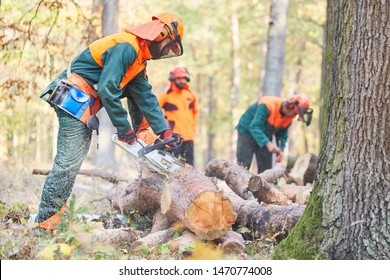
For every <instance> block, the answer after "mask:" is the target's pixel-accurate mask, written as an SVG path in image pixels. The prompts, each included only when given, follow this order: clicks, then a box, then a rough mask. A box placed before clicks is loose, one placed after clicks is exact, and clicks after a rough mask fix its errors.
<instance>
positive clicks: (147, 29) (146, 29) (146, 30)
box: [125, 12, 184, 59]
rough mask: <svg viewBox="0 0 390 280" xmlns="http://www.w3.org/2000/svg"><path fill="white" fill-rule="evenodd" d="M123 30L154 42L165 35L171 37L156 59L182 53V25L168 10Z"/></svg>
mask: <svg viewBox="0 0 390 280" xmlns="http://www.w3.org/2000/svg"><path fill="white" fill-rule="evenodd" d="M125 31H126V32H129V33H132V34H134V35H136V36H138V37H140V38H142V39H146V40H149V41H153V42H156V43H159V42H161V41H163V40H164V39H166V38H167V37H169V38H171V42H169V43H168V44H167V45H165V46H164V48H163V50H162V51H161V56H160V57H158V58H156V59H160V58H167V57H172V56H180V55H182V54H183V45H182V43H181V42H182V40H183V36H184V25H183V21H182V20H181V18H180V17H179V16H178V15H176V14H173V13H169V12H163V13H159V14H156V15H154V16H153V17H152V21H151V22H147V23H144V24H141V25H138V26H135V27H130V28H127V29H125Z"/></svg>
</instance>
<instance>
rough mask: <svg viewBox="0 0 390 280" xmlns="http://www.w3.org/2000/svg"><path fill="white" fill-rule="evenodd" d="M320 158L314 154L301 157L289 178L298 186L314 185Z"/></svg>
mask: <svg viewBox="0 0 390 280" xmlns="http://www.w3.org/2000/svg"><path fill="white" fill-rule="evenodd" d="M317 161H318V157H317V156H316V155H314V154H309V153H307V154H304V155H302V156H300V157H299V158H298V159H297V161H296V162H295V164H294V167H293V168H292V169H291V171H290V173H288V177H289V178H290V179H292V180H293V181H294V182H295V183H296V184H297V185H300V186H304V185H306V183H313V181H314V178H315V174H316V168H317Z"/></svg>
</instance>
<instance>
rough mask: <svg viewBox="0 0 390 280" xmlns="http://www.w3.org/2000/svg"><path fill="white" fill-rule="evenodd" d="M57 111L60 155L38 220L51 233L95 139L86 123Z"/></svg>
mask: <svg viewBox="0 0 390 280" xmlns="http://www.w3.org/2000/svg"><path fill="white" fill-rule="evenodd" d="M54 110H55V111H56V113H57V117H58V122H59V130H58V138H57V154H56V156H55V158H54V163H53V168H52V170H51V171H50V173H49V175H48V176H47V177H46V180H45V183H44V186H43V190H42V196H41V202H40V204H39V210H38V215H37V217H36V219H35V221H36V222H37V223H39V224H38V226H39V227H41V228H46V229H51V230H55V229H57V227H56V224H58V223H59V222H60V216H61V213H63V212H64V209H65V204H66V201H67V200H68V198H69V196H70V194H71V192H72V189H73V185H74V182H75V180H76V176H77V172H78V171H79V170H80V167H81V164H82V163H83V161H84V159H85V157H86V156H87V154H88V150H89V147H90V144H91V137H92V130H91V129H89V128H88V127H87V126H86V125H85V124H84V123H82V122H80V121H79V120H77V119H76V118H74V117H72V116H70V115H69V114H67V113H65V112H63V111H62V110H60V109H58V108H54Z"/></svg>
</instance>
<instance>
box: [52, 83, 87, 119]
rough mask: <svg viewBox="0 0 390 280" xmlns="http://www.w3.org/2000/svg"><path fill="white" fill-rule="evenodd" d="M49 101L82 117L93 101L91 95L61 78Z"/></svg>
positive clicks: (77, 116) (71, 113) (75, 115)
mask: <svg viewBox="0 0 390 280" xmlns="http://www.w3.org/2000/svg"><path fill="white" fill-rule="evenodd" d="M48 101H49V102H50V103H51V104H53V105H55V106H57V107H59V108H61V109H62V110H64V111H65V112H67V113H69V114H70V115H72V116H74V117H75V118H77V119H80V118H81V116H82V115H83V113H84V112H85V110H86V109H87V108H88V105H89V104H90V102H91V99H90V96H89V95H88V94H87V93H85V92H83V91H81V90H79V89H78V88H76V87H74V86H73V85H72V84H70V83H69V82H68V81H66V80H65V81H64V80H61V81H60V82H59V83H58V85H57V87H56V88H55V89H54V90H53V93H52V94H51V95H50V97H49V99H48Z"/></svg>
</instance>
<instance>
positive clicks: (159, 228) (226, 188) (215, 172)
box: [37, 155, 316, 258]
mask: <svg viewBox="0 0 390 280" xmlns="http://www.w3.org/2000/svg"><path fill="white" fill-rule="evenodd" d="M315 165H316V157H315V156H314V155H310V156H308V155H304V157H303V158H298V159H297V161H296V163H295V165H294V167H293V168H292V169H291V171H290V172H289V173H287V171H286V168H285V167H284V166H283V165H282V164H276V165H275V167H274V168H272V169H270V170H266V171H265V172H263V173H261V174H253V173H251V172H249V171H248V170H246V169H244V168H243V167H241V166H239V165H237V164H235V163H233V162H231V161H226V160H212V161H210V162H209V164H208V165H207V167H206V169H205V172H204V174H202V173H200V172H199V171H197V170H195V169H194V168H193V167H192V166H189V165H186V166H185V167H183V168H180V169H178V170H176V171H175V172H173V173H172V174H170V175H169V176H168V177H165V176H162V175H159V174H157V173H151V172H148V170H141V175H140V177H139V178H137V179H136V180H134V181H132V182H128V181H125V180H120V179H118V178H115V177H114V178H113V179H110V178H109V181H111V182H115V184H116V187H115V188H114V190H113V191H112V192H111V193H110V194H109V196H108V198H109V200H110V201H111V203H112V206H113V207H114V208H115V209H118V210H119V211H120V212H121V213H122V214H129V213H133V212H134V211H137V212H138V213H140V214H141V215H149V216H150V217H153V224H152V226H151V230H150V231H149V233H144V234H139V233H138V232H137V234H135V233H134V232H133V231H130V230H127V229H121V230H110V231H109V230H107V231H106V232H103V231H100V232H99V233H98V236H99V240H102V242H107V243H113V244H116V245H123V244H127V245H128V246H129V248H130V249H131V250H133V251H137V250H139V249H140V248H143V247H145V246H146V247H149V248H152V247H155V246H157V245H159V244H165V243H166V244H168V245H169V248H170V250H173V251H176V252H178V253H179V254H181V255H182V256H183V257H184V258H187V257H191V256H192V257H194V254H195V255H196V253H194V251H193V250H192V249H191V248H193V247H194V246H195V247H196V246H197V244H201V243H202V244H203V243H204V242H206V243H208V244H216V245H217V247H218V248H219V249H218V250H220V251H221V252H223V254H234V255H242V254H243V251H244V248H245V241H244V238H243V236H242V235H241V234H239V233H237V232H235V231H234V229H235V228H237V227H246V228H248V229H250V230H251V231H253V232H255V233H256V236H268V237H269V236H272V238H274V240H275V241H279V240H281V239H283V238H285V237H286V235H287V234H288V233H289V231H290V230H291V228H292V227H293V226H294V225H295V224H296V223H297V222H298V220H299V219H300V217H301V216H302V214H303V211H304V210H305V204H306V202H307V199H308V197H309V195H310V190H311V183H312V182H313V179H314V175H313V174H315V172H314V173H313V170H314V171H315ZM305 169H306V170H305ZM81 172H82V171H81ZM44 173H45V172H44V171H42V170H39V173H37V174H44ZM100 177H101V176H100ZM105 177H107V176H105ZM108 177H109V176H108ZM303 183H305V184H304V185H300V184H303ZM178 232H181V233H182V234H181V236H180V237H177V238H174V237H175V236H177V233H178ZM111 235H112V236H111ZM126 236H129V237H128V238H127V237H126Z"/></svg>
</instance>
